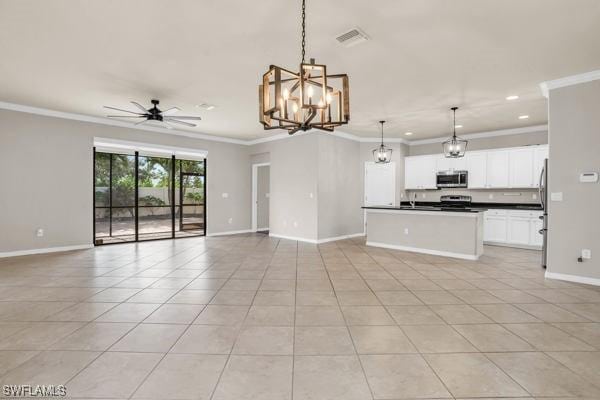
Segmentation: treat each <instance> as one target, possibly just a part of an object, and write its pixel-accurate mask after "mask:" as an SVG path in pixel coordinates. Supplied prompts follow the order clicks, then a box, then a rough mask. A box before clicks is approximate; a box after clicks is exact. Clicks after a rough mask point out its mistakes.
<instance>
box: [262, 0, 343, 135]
mask: <svg viewBox="0 0 600 400" xmlns="http://www.w3.org/2000/svg"><path fill="white" fill-rule="evenodd" d="M305 27H306V4H305V0H302V61H301V63H300V71H299V72H293V71H290V70H288V69H285V68H281V67H278V66H276V65H271V66H270V67H269V70H268V71H267V72H266V73H265V74H264V75H263V80H262V85H259V87H258V97H259V120H260V123H261V124H263V126H264V128H265V129H266V130H270V129H286V130H287V131H288V133H289V134H290V135H292V134H294V133H296V132H298V131H300V130H301V131H308V130H309V129H312V128H315V129H321V130H324V131H328V132H333V130H334V128H335V127H336V126H340V125H343V124H347V123H348V121H349V120H350V97H349V86H348V75H346V74H337V75H327V67H326V66H325V65H323V64H316V63H315V60H314V58H311V59H310V62H309V63H306V62H305V60H304V56H305V46H306V31H305Z"/></svg>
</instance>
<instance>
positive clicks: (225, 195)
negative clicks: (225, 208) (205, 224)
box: [221, 193, 229, 199]
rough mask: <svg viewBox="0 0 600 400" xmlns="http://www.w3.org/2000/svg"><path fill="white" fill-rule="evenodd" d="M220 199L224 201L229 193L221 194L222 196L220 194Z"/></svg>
mask: <svg viewBox="0 0 600 400" xmlns="http://www.w3.org/2000/svg"><path fill="white" fill-rule="evenodd" d="M221 197H223V198H224V199H226V198H228V197H229V193H223V194H221Z"/></svg>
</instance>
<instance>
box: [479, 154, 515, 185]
mask: <svg viewBox="0 0 600 400" xmlns="http://www.w3.org/2000/svg"><path fill="white" fill-rule="evenodd" d="M509 154H510V153H509V150H492V151H488V152H487V163H486V167H487V171H486V186H485V187H486V188H507V187H509V182H510V181H509Z"/></svg>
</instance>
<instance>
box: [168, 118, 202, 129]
mask: <svg viewBox="0 0 600 400" xmlns="http://www.w3.org/2000/svg"><path fill="white" fill-rule="evenodd" d="M166 121H167V122H172V123H174V124H180V125H185V126H189V127H192V128H193V127H195V126H196V125H194V124H190V123H189V122H185V121H179V120H178V119H174V118H168V119H167V120H166ZM163 122H164V121H163Z"/></svg>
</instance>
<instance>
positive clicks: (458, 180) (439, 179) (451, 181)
mask: <svg viewBox="0 0 600 400" xmlns="http://www.w3.org/2000/svg"><path fill="white" fill-rule="evenodd" d="M468 175H469V173H468V172H467V171H440V172H438V173H437V175H436V186H437V187H438V188H439V189H441V188H466V187H467V186H468V182H469V181H468Z"/></svg>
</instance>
